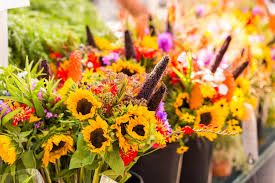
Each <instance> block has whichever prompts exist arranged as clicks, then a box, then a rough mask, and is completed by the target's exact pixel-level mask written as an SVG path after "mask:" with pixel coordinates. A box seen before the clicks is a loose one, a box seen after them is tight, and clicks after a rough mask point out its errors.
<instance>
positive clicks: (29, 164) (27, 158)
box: [22, 151, 36, 169]
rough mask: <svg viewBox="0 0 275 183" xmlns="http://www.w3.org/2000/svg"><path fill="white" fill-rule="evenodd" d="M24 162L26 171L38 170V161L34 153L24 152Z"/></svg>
mask: <svg viewBox="0 0 275 183" xmlns="http://www.w3.org/2000/svg"><path fill="white" fill-rule="evenodd" d="M22 162H23V164H24V166H25V167H26V169H28V168H36V160H35V158H34V155H33V151H28V152H24V154H23V157H22Z"/></svg>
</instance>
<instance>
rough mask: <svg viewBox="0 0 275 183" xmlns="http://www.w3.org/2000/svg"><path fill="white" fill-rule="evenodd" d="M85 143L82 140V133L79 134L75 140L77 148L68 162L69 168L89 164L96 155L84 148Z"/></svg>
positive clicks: (85, 146)
mask: <svg viewBox="0 0 275 183" xmlns="http://www.w3.org/2000/svg"><path fill="white" fill-rule="evenodd" d="M86 148H87V145H86V143H85V142H84V139H83V135H81V134H79V136H78V140H77V150H76V151H75V153H74V154H73V156H72V158H71V162H70V168H69V169H74V168H82V167H84V166H86V165H91V164H92V163H93V161H94V159H95V157H96V154H95V153H91V152H90V151H89V150H87V149H86Z"/></svg>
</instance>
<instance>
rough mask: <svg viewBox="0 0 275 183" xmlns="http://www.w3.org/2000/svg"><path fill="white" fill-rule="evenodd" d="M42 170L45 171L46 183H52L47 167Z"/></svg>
mask: <svg viewBox="0 0 275 183" xmlns="http://www.w3.org/2000/svg"><path fill="white" fill-rule="evenodd" d="M44 170H45V174H46V178H47V182H48V183H52V180H51V176H50V172H49V169H48V167H46V168H44Z"/></svg>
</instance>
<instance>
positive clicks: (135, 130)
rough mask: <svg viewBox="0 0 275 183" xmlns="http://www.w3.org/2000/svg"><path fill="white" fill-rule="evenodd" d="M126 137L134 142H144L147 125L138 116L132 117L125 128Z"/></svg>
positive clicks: (146, 135) (147, 131)
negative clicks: (129, 137)
mask: <svg viewBox="0 0 275 183" xmlns="http://www.w3.org/2000/svg"><path fill="white" fill-rule="evenodd" d="M126 130H127V133H128V135H130V136H131V137H132V138H134V139H136V140H145V139H146V138H147V137H148V134H149V124H148V123H147V122H146V121H143V120H142V119H141V118H140V116H133V117H132V118H130V120H129V124H128V125H127V127H126Z"/></svg>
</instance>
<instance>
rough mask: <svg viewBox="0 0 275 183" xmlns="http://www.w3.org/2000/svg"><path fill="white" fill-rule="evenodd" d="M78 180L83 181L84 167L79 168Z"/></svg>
mask: <svg viewBox="0 0 275 183" xmlns="http://www.w3.org/2000/svg"><path fill="white" fill-rule="evenodd" d="M79 182H80V183H81V182H83V183H84V168H83V167H82V168H80V175H79Z"/></svg>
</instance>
